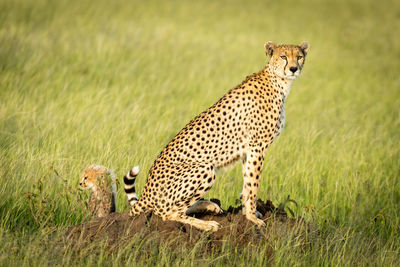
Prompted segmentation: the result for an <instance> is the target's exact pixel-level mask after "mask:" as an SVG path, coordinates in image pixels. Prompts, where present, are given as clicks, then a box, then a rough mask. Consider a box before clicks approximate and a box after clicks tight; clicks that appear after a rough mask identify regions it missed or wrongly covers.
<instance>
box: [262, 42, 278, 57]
mask: <svg viewBox="0 0 400 267" xmlns="http://www.w3.org/2000/svg"><path fill="white" fill-rule="evenodd" d="M264 48H265V54H266V55H267V56H268V57H272V54H274V50H275V48H276V43H274V42H271V41H269V42H266V43H265V45H264Z"/></svg>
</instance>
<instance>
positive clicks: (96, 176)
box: [79, 165, 117, 217]
mask: <svg viewBox="0 0 400 267" xmlns="http://www.w3.org/2000/svg"><path fill="white" fill-rule="evenodd" d="M79 185H80V186H81V188H83V189H92V192H91V194H90V198H89V204H88V207H89V210H90V215H91V216H92V217H104V216H106V215H108V214H110V213H111V212H115V207H116V194H117V185H116V176H115V174H114V173H113V172H112V171H111V170H109V169H108V168H106V167H103V166H100V165H90V166H89V167H88V168H86V169H85V170H84V171H83V173H82V175H81V182H80V183H79Z"/></svg>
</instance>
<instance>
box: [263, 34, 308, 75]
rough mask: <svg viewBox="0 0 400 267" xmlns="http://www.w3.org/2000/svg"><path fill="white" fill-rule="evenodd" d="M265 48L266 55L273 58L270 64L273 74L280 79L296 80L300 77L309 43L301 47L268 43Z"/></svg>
mask: <svg viewBox="0 0 400 267" xmlns="http://www.w3.org/2000/svg"><path fill="white" fill-rule="evenodd" d="M264 47H265V53H266V55H267V56H268V57H270V58H271V59H270V61H269V63H268V64H269V65H270V67H271V68H272V70H273V72H274V73H275V74H276V75H277V76H278V77H280V78H283V79H289V80H294V79H296V78H297V77H298V76H299V75H300V72H301V70H302V68H303V66H304V60H305V57H306V55H307V52H308V49H309V47H310V45H309V44H308V42H303V43H301V44H300V45H277V44H275V43H274V42H267V43H265V46H264Z"/></svg>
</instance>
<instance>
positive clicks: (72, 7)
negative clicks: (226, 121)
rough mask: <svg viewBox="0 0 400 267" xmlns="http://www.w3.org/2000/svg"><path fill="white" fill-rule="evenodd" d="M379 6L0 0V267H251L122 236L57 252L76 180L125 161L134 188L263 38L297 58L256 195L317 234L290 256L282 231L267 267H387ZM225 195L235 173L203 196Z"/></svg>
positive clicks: (398, 196)
mask: <svg viewBox="0 0 400 267" xmlns="http://www.w3.org/2000/svg"><path fill="white" fill-rule="evenodd" d="M389 2H390V1H373V0H367V1H361V0H360V1H355V0H353V1H345V0H338V1H329V2H328V1H327V2H324V1H316V0H311V1H303V0H301V1H288V0H284V1H246V4H243V3H244V2H243V1H203V0H200V1H168V3H167V1H120V0H117V1H104V0H101V1H96V3H95V2H94V1H87V0H81V1H66V0H60V1H46V0H36V1H30V0H26V1H25V0H1V1H0V86H1V87H0V179H1V186H0V244H1V245H0V265H2V266H5V265H21V264H22V265H34V266H39V265H40V266H41V265H75V264H80V265H98V266H102V265H110V266H112V265H113V266H118V265H123V264H127V265H132V264H133V263H136V264H139V265H154V264H159V265H165V264H171V265H198V264H200V265H206V264H215V265H226V264H233V265H238V264H243V265H248V266H251V265H264V264H265V263H266V259H265V257H264V256H263V254H262V253H260V254H256V255H255V254H253V253H252V252H251V251H250V250H246V249H245V250H244V251H242V250H240V249H238V248H232V247H226V248H224V250H223V251H222V253H221V254H219V255H204V254H203V253H202V252H201V251H198V250H196V248H195V249H193V250H190V249H189V250H188V251H186V250H185V249H184V248H182V251H181V252H173V251H171V250H170V249H169V248H168V247H167V246H164V247H154V246H151V245H148V247H147V248H148V252H147V253H144V254H143V251H142V250H140V248H137V245H138V244H142V243H143V242H141V241H140V240H136V241H135V240H134V241H132V242H133V243H134V244H135V248H134V249H131V245H132V244H133V243H132V244H127V247H126V248H121V249H120V250H118V251H117V252H114V253H111V254H110V253H108V252H107V250H105V249H101V248H100V249H99V250H98V251H99V252H98V253H96V254H93V253H91V251H90V248H88V250H87V251H82V252H81V253H74V252H73V251H72V250H70V249H69V248H68V247H67V248H63V247H60V245H57V244H59V242H58V241H57V240H59V239H60V238H62V236H63V234H64V233H65V230H66V229H67V228H68V227H69V226H71V225H75V224H77V223H80V222H82V221H84V220H85V218H86V216H85V213H84V211H83V209H82V205H81V204H79V203H81V202H82V201H81V200H80V199H81V198H85V197H87V195H85V194H82V193H80V192H78V191H77V190H76V188H77V186H78V180H79V175H80V172H81V171H82V169H83V168H85V167H87V166H88V165H90V164H92V163H97V164H101V165H105V166H108V167H110V168H111V169H112V170H114V171H115V172H116V173H118V174H119V176H121V175H122V174H124V173H125V172H126V171H127V170H128V169H129V168H130V167H131V166H132V165H135V164H139V165H140V166H141V169H142V172H141V175H140V176H139V179H138V184H137V188H138V190H139V192H140V191H141V189H142V188H143V185H144V183H145V174H146V173H147V170H148V169H149V168H150V166H151V164H152V162H153V160H154V159H155V157H156V156H157V155H158V153H159V151H160V150H161V149H162V148H163V147H164V146H165V145H166V143H167V142H168V141H169V140H170V139H171V138H172V137H173V136H174V135H175V134H176V133H177V132H178V131H179V130H180V129H181V128H182V127H183V126H184V125H185V124H186V123H187V122H188V121H189V120H190V119H192V118H193V117H194V116H195V115H197V114H198V113H199V112H201V111H203V110H204V109H206V108H207V107H209V106H211V105H212V104H213V103H215V102H216V101H217V100H218V99H219V98H220V97H221V96H222V95H223V94H224V93H225V92H226V91H227V90H228V89H230V88H232V87H233V86H235V85H237V84H238V83H240V82H241V81H242V80H243V79H244V77H245V76H246V75H249V74H251V73H253V72H256V71H258V70H260V69H261V68H262V67H263V65H264V64H265V63H266V62H267V59H266V57H265V55H264V51H263V45H264V43H265V42H266V41H268V40H272V41H275V42H277V43H294V44H297V43H300V42H301V41H304V40H307V41H309V42H310V44H311V49H310V52H309V55H308V57H307V60H306V65H305V68H304V71H303V73H302V75H301V77H300V78H299V79H298V80H296V81H295V82H294V83H293V86H292V90H291V93H290V96H289V98H288V100H287V103H286V116H287V117H286V125H285V130H284V131H283V133H282V135H281V136H280V137H279V138H278V139H277V140H276V141H275V143H274V144H273V145H272V146H271V148H270V149H269V150H268V151H267V155H266V161H265V164H264V171H263V175H262V181H261V188H260V193H259V196H260V197H261V198H263V199H271V200H272V201H273V202H274V203H275V204H279V203H280V202H282V201H284V199H285V198H286V197H287V195H290V196H291V198H292V199H294V200H296V202H297V203H298V206H297V207H295V206H293V205H292V206H291V208H292V209H294V211H295V213H296V214H297V215H303V216H305V217H306V218H307V219H308V220H309V221H310V222H311V223H312V224H314V225H316V226H317V227H318V230H319V231H320V234H319V235H317V236H315V237H313V239H311V240H310V242H311V243H312V245H310V246H309V247H307V248H306V249H299V248H298V247H297V246H296V243H295V242H293V240H290V239H285V236H286V235H282V238H280V239H278V240H277V241H276V243H274V244H271V245H272V247H273V248H274V259H273V260H272V261H270V262H269V263H270V264H275V265H282V266H288V265H300V266H310V265H325V266H332V265H356V264H360V265H381V266H388V265H394V266H396V265H397V266H398V265H400V242H399V240H400V227H399V225H400V214H399V207H400V171H399V170H400V152H399V145H400V142H399V140H400V131H399V129H400V112H399V107H400V91H399V88H400V75H399V74H398V71H399V70H400V60H399V57H400V46H399V45H398V44H399V40H400V39H399V37H398V36H399V32H398V29H399V28H400V12H399V10H400V4H399V3H398V2H394V1H392V3H389ZM239 165H240V164H239ZM241 185H242V179H241V170H240V166H236V167H234V168H232V169H230V170H228V171H226V172H222V173H220V174H219V175H218V177H217V182H216V184H215V186H214V187H213V188H212V190H211V191H210V192H209V193H208V195H207V197H216V198H219V199H221V201H222V205H223V207H227V206H229V205H232V204H233V203H234V201H235V199H236V198H237V197H238V195H239V193H240V191H241ZM121 189H122V188H120V190H119V196H118V200H119V202H118V207H117V209H118V211H126V210H127V209H128V204H127V203H126V197H125V196H124V194H123V190H121ZM29 192H30V194H31V195H29ZM29 197H30V198H29ZM135 242H136V243H135ZM146 242H147V241H146ZM146 242H144V243H146ZM143 247H146V245H145V244H144V245H143ZM261 251H263V250H262V249H261ZM188 255H189V256H188Z"/></svg>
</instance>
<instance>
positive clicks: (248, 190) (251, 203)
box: [241, 146, 265, 227]
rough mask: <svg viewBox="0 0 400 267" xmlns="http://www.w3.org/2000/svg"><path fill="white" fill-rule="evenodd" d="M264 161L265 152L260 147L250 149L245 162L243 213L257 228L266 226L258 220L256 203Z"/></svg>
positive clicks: (242, 196) (243, 170) (242, 198)
mask: <svg viewBox="0 0 400 267" xmlns="http://www.w3.org/2000/svg"><path fill="white" fill-rule="evenodd" d="M263 161H264V151H263V150H262V149H261V146H259V147H250V148H249V150H248V152H247V154H246V158H245V159H244V161H243V166H242V172H243V190H242V194H241V200H242V204H243V209H242V212H243V214H244V215H245V216H246V218H247V219H248V220H250V221H252V222H253V223H255V224H256V225H257V226H259V227H261V226H265V223H264V222H263V221H262V220H260V219H258V218H257V211H256V201H257V191H258V185H259V181H260V176H261V169H262V164H263Z"/></svg>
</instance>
